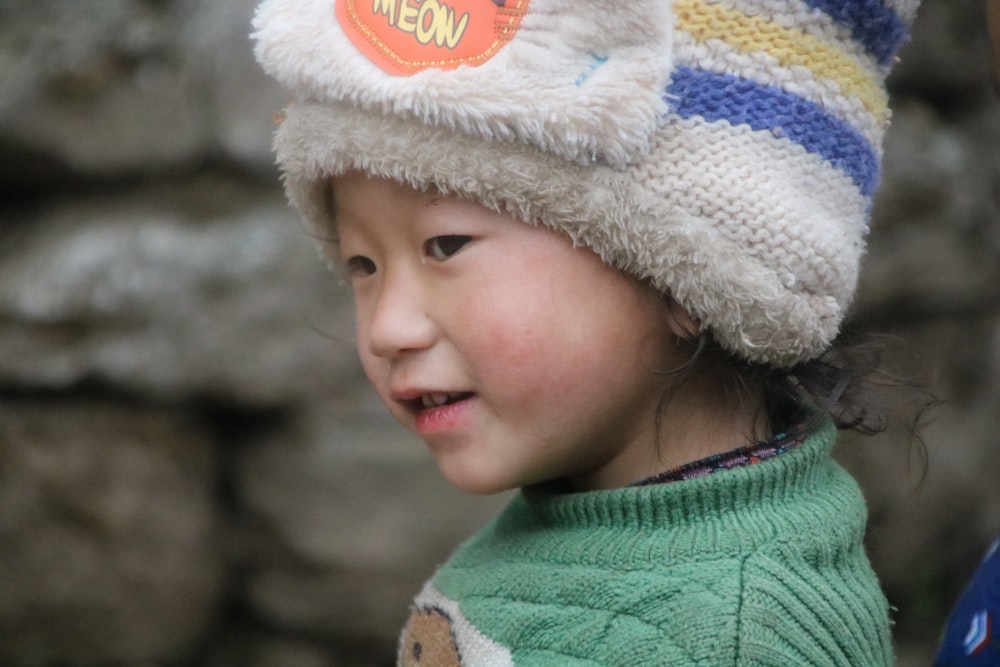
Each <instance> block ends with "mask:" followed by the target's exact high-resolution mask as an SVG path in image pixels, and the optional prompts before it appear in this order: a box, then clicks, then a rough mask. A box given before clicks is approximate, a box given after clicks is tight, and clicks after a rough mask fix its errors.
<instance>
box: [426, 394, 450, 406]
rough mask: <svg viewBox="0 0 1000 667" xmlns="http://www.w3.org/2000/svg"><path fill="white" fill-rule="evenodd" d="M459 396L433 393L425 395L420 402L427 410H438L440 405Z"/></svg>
mask: <svg viewBox="0 0 1000 667" xmlns="http://www.w3.org/2000/svg"><path fill="white" fill-rule="evenodd" d="M456 396H458V394H446V393H433V394H424V395H423V396H421V397H420V402H421V403H422V404H423V406H424V407H425V408H436V407H438V406H440V405H444V404H445V403H447V402H448V401H449V400H450V399H452V398H455V397H456Z"/></svg>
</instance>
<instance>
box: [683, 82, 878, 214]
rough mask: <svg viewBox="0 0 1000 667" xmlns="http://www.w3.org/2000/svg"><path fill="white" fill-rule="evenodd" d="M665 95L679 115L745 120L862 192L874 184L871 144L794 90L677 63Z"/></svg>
mask: <svg viewBox="0 0 1000 667" xmlns="http://www.w3.org/2000/svg"><path fill="white" fill-rule="evenodd" d="M666 100H667V103H668V104H669V105H670V107H671V111H673V113H675V114H677V115H678V116H680V117H681V118H692V117H696V116H697V117H701V118H704V119H705V120H707V121H720V120H724V121H728V122H729V123H731V124H732V125H749V126H750V127H751V128H752V129H754V130H759V131H766V132H770V133H772V134H773V135H774V136H776V137H783V138H787V139H789V140H790V141H794V142H795V143H797V144H799V145H800V146H802V147H803V148H805V149H806V150H807V151H809V152H810V153H814V154H816V155H820V156H821V157H823V158H824V159H825V160H827V161H828V162H830V163H831V164H832V165H833V166H835V167H836V168H837V169H839V170H840V171H842V172H844V173H845V174H847V175H848V176H849V177H850V178H851V180H853V181H854V183H855V185H856V186H857V187H858V189H859V190H861V192H862V194H863V195H864V196H865V197H871V196H872V194H874V192H875V190H876V189H877V188H878V181H879V159H878V155H877V154H876V153H875V150H874V148H872V146H871V145H870V144H869V143H868V142H867V141H866V140H865V138H864V137H863V136H862V135H861V133H860V132H858V131H857V130H856V129H854V128H853V127H852V126H850V125H849V124H847V123H845V122H844V121H842V120H840V119H839V118H837V117H835V116H832V115H831V114H829V113H827V112H826V111H825V110H824V109H823V108H822V107H820V106H819V105H818V104H815V103H813V102H810V101H809V100H806V99H804V98H802V97H799V96H798V95H793V94H792V93H789V92H787V91H785V90H783V89H781V88H778V87H775V86H768V85H764V84H760V83H756V82H754V81H750V80H748V79H743V78H740V77H736V76H733V75H731V74H716V73H714V72H706V71H702V70H698V69H693V68H690V67H678V68H677V69H675V70H674V73H673V79H672V80H671V82H670V85H669V86H668V87H667V95H666Z"/></svg>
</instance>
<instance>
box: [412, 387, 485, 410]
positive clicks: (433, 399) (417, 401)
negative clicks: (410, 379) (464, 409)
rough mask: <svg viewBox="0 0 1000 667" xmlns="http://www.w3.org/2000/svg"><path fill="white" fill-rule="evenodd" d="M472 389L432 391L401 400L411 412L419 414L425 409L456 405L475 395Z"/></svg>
mask: <svg viewBox="0 0 1000 667" xmlns="http://www.w3.org/2000/svg"><path fill="white" fill-rule="evenodd" d="M474 395H475V394H473V393H472V392H470V391H432V392H427V393H425V394H420V395H419V396H417V397H415V398H408V399H401V400H400V401H399V402H400V403H401V404H403V405H404V406H406V408H407V409H408V410H410V412H413V413H414V414H419V413H421V412H423V411H425V410H433V409H434V408H440V407H444V406H446V405H454V404H455V403H459V402H461V401H464V400H466V399H469V398H472V396H474Z"/></svg>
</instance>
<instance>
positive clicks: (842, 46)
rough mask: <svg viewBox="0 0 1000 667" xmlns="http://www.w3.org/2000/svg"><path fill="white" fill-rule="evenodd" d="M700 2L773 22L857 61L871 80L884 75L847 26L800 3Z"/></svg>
mask: <svg viewBox="0 0 1000 667" xmlns="http://www.w3.org/2000/svg"><path fill="white" fill-rule="evenodd" d="M701 1H702V2H705V3H706V4H718V5H722V6H724V7H727V8H729V9H732V10H734V11H738V12H741V13H743V14H746V15H747V16H755V17H759V18H761V19H763V20H768V21H773V22H774V23H776V24H777V25H780V26H782V27H784V28H787V29H789V30H794V31H798V32H801V33H803V34H806V35H810V36H811V37H814V38H816V39H817V40H820V41H822V42H824V43H826V44H829V45H830V47H831V48H835V49H838V50H840V51H842V52H844V53H845V54H846V55H848V56H850V57H851V58H853V59H854V60H856V61H857V62H858V65H859V66H860V67H862V68H863V69H864V71H865V72H867V73H868V75H869V76H871V77H872V79H874V80H879V79H881V78H882V77H883V76H884V75H885V71H884V69H883V68H882V67H881V66H880V65H879V64H878V61H877V60H876V59H875V58H874V57H873V56H871V55H870V54H869V53H868V52H867V51H866V50H865V47H864V45H863V44H861V43H859V42H858V41H857V40H855V39H854V37H853V36H852V35H851V29H850V28H849V27H848V26H846V25H844V24H842V23H838V22H837V21H835V20H833V18H832V17H831V16H830V15H829V14H826V13H825V12H821V11H818V10H815V9H813V8H812V7H810V6H809V5H807V4H806V3H805V2H802V1H801V0H701ZM900 1H901V2H906V1H907V0H900Z"/></svg>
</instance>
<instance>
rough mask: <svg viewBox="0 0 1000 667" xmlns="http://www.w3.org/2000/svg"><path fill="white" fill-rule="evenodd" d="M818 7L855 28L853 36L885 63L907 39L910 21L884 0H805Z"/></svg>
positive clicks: (843, 23) (884, 64) (890, 61)
mask: <svg viewBox="0 0 1000 667" xmlns="http://www.w3.org/2000/svg"><path fill="white" fill-rule="evenodd" d="M804 2H805V3H806V4H807V5H809V6H810V7H812V8H814V9H818V10H820V11H822V12H824V13H826V14H827V15H829V16H830V18H832V19H833V20H834V21H836V22H837V23H840V24H842V25H845V26H847V27H848V28H850V29H851V36H852V37H853V38H854V39H856V40H857V41H858V42H861V43H862V44H863V45H864V47H865V51H867V52H868V53H870V54H871V55H872V56H873V57H874V58H875V59H876V60H877V61H878V63H879V65H882V66H888V65H890V64H891V63H892V58H893V56H895V55H896V51H898V50H899V47H901V46H902V45H903V44H904V43H905V42H906V40H907V36H908V32H907V30H906V24H904V23H903V19H901V18H900V17H899V15H898V14H897V13H896V12H895V11H893V10H892V9H890V8H889V7H886V6H885V4H884V3H883V2H882V0H804Z"/></svg>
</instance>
